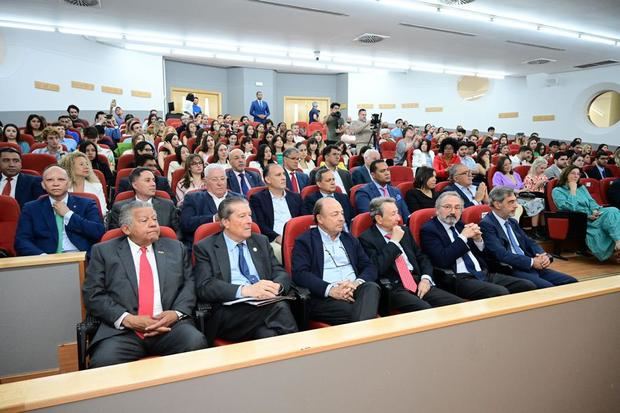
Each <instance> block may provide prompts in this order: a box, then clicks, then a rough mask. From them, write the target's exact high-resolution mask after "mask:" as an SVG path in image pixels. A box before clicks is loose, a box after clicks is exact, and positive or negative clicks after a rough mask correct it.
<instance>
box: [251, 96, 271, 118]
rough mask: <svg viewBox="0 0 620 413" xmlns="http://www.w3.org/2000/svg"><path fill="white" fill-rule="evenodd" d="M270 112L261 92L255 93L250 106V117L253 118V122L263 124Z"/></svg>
mask: <svg viewBox="0 0 620 413" xmlns="http://www.w3.org/2000/svg"><path fill="white" fill-rule="evenodd" d="M270 114H271V112H269V105H268V104H267V102H265V101H264V100H263V92H261V91H260V90H259V91H258V92H256V100H254V101H252V104H251V105H250V116H252V117H253V118H254V122H259V123H265V122H267V118H268V117H269V115H270Z"/></svg>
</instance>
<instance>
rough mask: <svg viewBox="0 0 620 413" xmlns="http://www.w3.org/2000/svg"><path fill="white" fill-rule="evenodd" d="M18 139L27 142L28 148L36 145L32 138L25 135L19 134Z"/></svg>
mask: <svg viewBox="0 0 620 413" xmlns="http://www.w3.org/2000/svg"><path fill="white" fill-rule="evenodd" d="M19 138H20V139H21V140H23V141H26V142H28V146H30V148H32V145H34V144H35V143H36V141H35V140H34V136H32V135H29V134H27V133H20V134H19ZM31 150H32V149H31Z"/></svg>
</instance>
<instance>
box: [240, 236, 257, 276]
mask: <svg viewBox="0 0 620 413" xmlns="http://www.w3.org/2000/svg"><path fill="white" fill-rule="evenodd" d="M243 246H244V245H243V244H241V243H239V244H237V247H238V248H239V271H241V274H242V275H243V276H244V277H245V278H247V279H248V281H249V282H250V284H255V283H257V282H258V277H257V276H256V275H252V274H250V267H248V263H247V261H246V260H245V257H244V256H243Z"/></svg>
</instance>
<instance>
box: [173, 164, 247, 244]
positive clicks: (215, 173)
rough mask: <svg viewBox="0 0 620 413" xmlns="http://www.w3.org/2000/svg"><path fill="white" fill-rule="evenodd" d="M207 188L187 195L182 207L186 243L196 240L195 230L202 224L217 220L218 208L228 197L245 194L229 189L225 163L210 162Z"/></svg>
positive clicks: (206, 175) (207, 173)
mask: <svg viewBox="0 0 620 413" xmlns="http://www.w3.org/2000/svg"><path fill="white" fill-rule="evenodd" d="M205 181H206V190H202V191H193V192H190V193H189V194H186V195H185V199H184V201H183V207H182V208H181V230H182V231H183V240H184V241H185V243H186V245H188V246H189V245H191V244H192V242H193V241H194V232H196V229H197V228H198V227H199V226H201V225H202V224H206V223H207V222H215V221H217V219H218V218H217V208H218V207H219V205H220V204H221V203H222V201H223V200H224V199H226V198H230V197H231V196H243V195H241V194H238V193H236V192H231V191H229V190H228V188H227V185H226V181H227V179H226V170H225V169H224V166H223V165H219V164H210V165H207V167H206V168H205Z"/></svg>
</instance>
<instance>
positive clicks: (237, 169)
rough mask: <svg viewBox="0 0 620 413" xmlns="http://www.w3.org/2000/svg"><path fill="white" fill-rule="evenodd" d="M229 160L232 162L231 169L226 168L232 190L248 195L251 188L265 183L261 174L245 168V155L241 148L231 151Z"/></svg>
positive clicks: (229, 186)
mask: <svg viewBox="0 0 620 413" xmlns="http://www.w3.org/2000/svg"><path fill="white" fill-rule="evenodd" d="M228 162H229V163H230V169H227V170H226V178H227V180H228V189H230V190H231V191H232V192H236V193H238V194H243V196H247V194H248V191H249V190H250V188H254V187H256V186H263V185H265V184H264V183H263V180H262V179H261V177H260V175H259V174H257V173H256V172H252V171H248V170H246V169H245V167H246V164H245V156H244V154H243V151H242V150H241V149H233V150H232V151H230V153H229V154H228Z"/></svg>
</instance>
